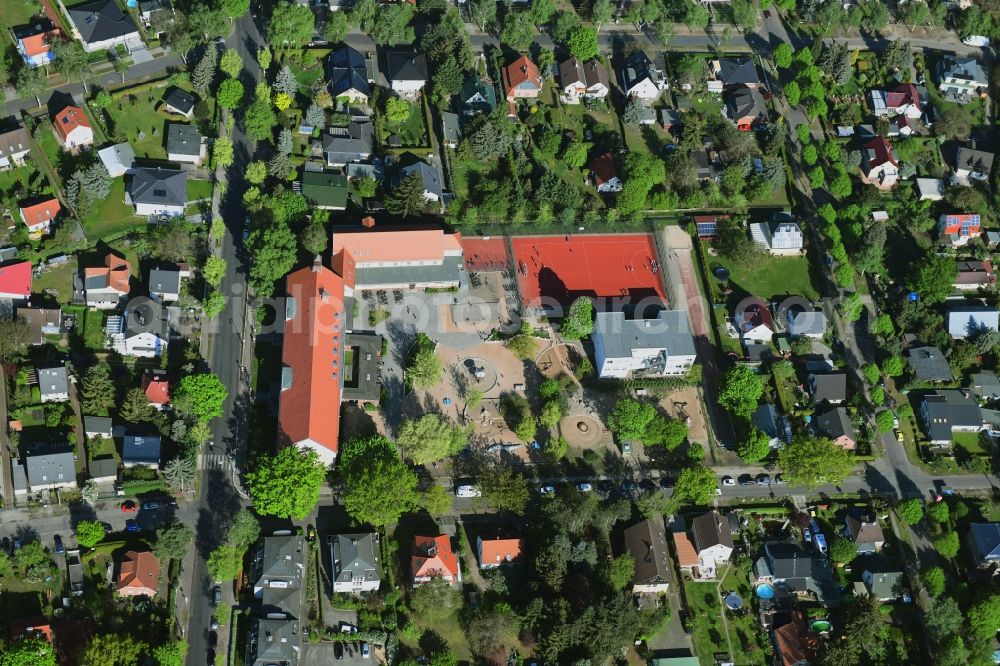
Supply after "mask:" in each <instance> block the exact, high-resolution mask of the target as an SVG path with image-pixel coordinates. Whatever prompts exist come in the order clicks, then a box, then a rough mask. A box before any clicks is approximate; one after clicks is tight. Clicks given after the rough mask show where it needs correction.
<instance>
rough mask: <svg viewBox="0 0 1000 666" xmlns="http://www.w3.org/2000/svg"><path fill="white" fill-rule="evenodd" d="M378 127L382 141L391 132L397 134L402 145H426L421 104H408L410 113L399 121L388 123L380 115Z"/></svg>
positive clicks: (383, 116)
mask: <svg viewBox="0 0 1000 666" xmlns="http://www.w3.org/2000/svg"><path fill="white" fill-rule="evenodd" d="M379 128H380V130H381V132H380V134H381V138H382V140H383V142H384V141H385V140H386V139H387V138H388V137H389V136H390V135H392V134H398V135H399V138H400V139H402V141H403V146H406V147H412V146H426V145H427V136H426V134H427V131H426V128H425V127H424V107H423V105H422V104H419V103H418V104H410V115H409V116H408V117H407V118H406V120H404V121H403V122H401V123H390V122H389V121H388V119H387V118H386V117H385V115H384V114H383V115H382V116H380V121H379Z"/></svg>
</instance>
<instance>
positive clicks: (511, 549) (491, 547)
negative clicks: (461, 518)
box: [476, 536, 522, 569]
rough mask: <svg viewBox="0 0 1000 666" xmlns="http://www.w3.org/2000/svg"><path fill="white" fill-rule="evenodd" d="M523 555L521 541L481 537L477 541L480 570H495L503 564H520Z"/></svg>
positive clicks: (497, 537) (498, 537)
mask: <svg viewBox="0 0 1000 666" xmlns="http://www.w3.org/2000/svg"><path fill="white" fill-rule="evenodd" d="M521 554H522V543H521V539H504V538H502V537H500V536H486V537H484V536H479V537H478V538H477V539H476V555H477V556H478V558H479V568H480V569H495V568H496V567H499V566H501V565H503V564H520V563H521Z"/></svg>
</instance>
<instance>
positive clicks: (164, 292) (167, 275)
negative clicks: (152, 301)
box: [149, 266, 181, 301]
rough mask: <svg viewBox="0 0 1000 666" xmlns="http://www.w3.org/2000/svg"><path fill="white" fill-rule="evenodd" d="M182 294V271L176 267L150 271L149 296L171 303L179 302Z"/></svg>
mask: <svg viewBox="0 0 1000 666" xmlns="http://www.w3.org/2000/svg"><path fill="white" fill-rule="evenodd" d="M180 293H181V271H180V269H179V268H177V267H176V266H173V267H170V268H151V269H150V270H149V295H150V296H151V297H153V298H158V299H160V300H164V301H169V300H177V298H178V295H179V294H180Z"/></svg>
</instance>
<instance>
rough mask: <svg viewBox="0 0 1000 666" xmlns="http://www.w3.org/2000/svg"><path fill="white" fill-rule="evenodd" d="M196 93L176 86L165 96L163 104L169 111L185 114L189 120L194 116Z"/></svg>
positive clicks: (180, 114)
mask: <svg viewBox="0 0 1000 666" xmlns="http://www.w3.org/2000/svg"><path fill="white" fill-rule="evenodd" d="M194 105H195V98H194V95H192V94H191V93H189V92H187V91H186V90H181V89H180V88H177V87H176V86H175V87H173V88H171V89H170V90H168V91H167V93H166V94H165V95H164V96H163V106H164V108H166V110H167V112H168V113H173V114H175V115H178V116H184V117H185V118H187V119H188V120H190V119H191V118H193V117H194Z"/></svg>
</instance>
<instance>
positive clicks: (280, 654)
mask: <svg viewBox="0 0 1000 666" xmlns="http://www.w3.org/2000/svg"><path fill="white" fill-rule="evenodd" d="M331 1H333V0H331ZM301 642H302V636H301V634H300V632H299V622H298V620H295V619H289V618H288V617H284V618H282V617H274V618H272V617H265V618H253V619H251V620H250V628H249V630H248V631H247V648H246V653H245V656H244V660H243V663H244V664H246V666H298V664H299V653H300V652H301V650H302V647H301Z"/></svg>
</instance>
